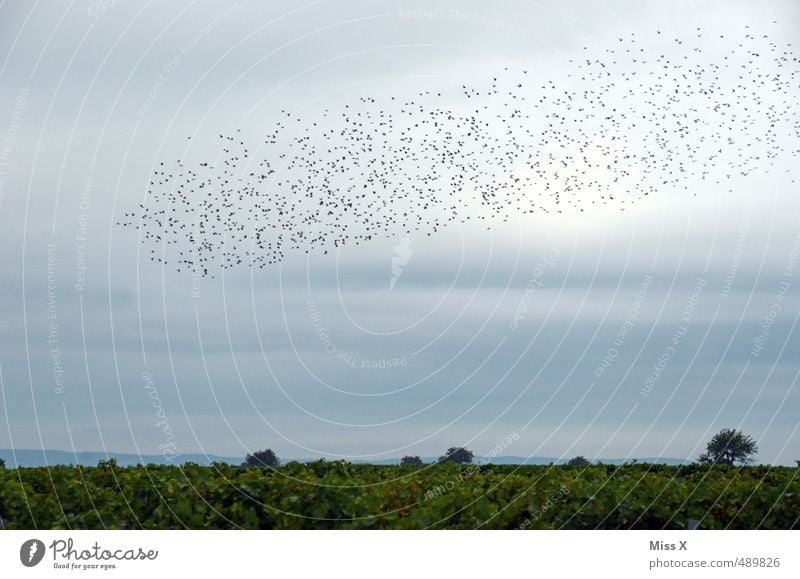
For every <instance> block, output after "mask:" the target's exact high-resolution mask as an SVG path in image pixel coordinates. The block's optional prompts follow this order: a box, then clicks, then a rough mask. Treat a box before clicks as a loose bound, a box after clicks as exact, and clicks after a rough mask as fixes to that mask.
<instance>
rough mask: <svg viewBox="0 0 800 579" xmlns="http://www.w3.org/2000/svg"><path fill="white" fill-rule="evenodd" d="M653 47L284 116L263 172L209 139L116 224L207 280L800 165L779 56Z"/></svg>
mask: <svg viewBox="0 0 800 579" xmlns="http://www.w3.org/2000/svg"><path fill="white" fill-rule="evenodd" d="M653 39H656V40H657V42H648V43H647V47H644V46H642V45H640V43H639V42H638V40H637V38H636V36H635V35H633V34H631V35H630V36H627V37H620V38H619V39H618V42H616V43H614V46H613V47H609V48H607V49H605V50H602V51H600V52H597V51H590V50H589V48H584V49H583V54H581V55H580V56H579V57H575V58H574V59H572V60H570V61H569V63H568V64H569V66H568V67H567V68H566V70H565V73H564V74H563V75H562V77H561V78H560V79H558V80H557V81H556V80H553V79H552V78H551V79H549V80H543V79H539V78H537V76H536V75H535V74H533V73H532V72H531V73H529V71H528V70H527V69H525V68H520V69H518V70H516V69H512V68H503V69H502V70H498V72H497V74H496V75H494V76H491V77H490V78H487V79H486V81H485V82H484V83H483V84H482V85H480V86H469V85H467V84H462V85H461V86H460V87H459V88H456V89H454V90H451V91H450V92H449V93H448V92H447V91H446V90H438V91H437V90H429V91H422V92H419V93H417V94H415V96H413V97H411V98H399V97H396V96H388V97H386V98H384V99H383V100H379V99H376V98H373V97H362V98H360V99H358V101H357V102H351V103H348V104H344V105H343V106H342V107H341V108H340V109H339V110H336V111H333V110H330V109H326V110H324V111H321V113H319V114H317V115H316V116H311V120H307V118H302V117H300V116H298V115H297V114H293V113H291V112H286V111H282V112H281V114H280V118H279V119H278V120H277V122H275V124H274V126H273V127H272V129H271V130H270V132H269V133H268V134H267V135H266V136H265V138H264V141H263V143H259V146H258V156H256V155H255V154H254V153H252V152H251V149H250V147H249V146H248V145H247V144H246V143H245V138H244V137H243V136H242V134H241V132H240V131H237V132H236V133H234V134H233V135H224V134H220V135H219V140H220V142H221V147H220V149H221V152H220V154H219V155H218V156H217V158H216V160H214V161H205V162H199V163H197V164H195V165H192V166H191V167H190V166H186V165H185V164H184V163H183V162H181V161H176V162H175V163H174V165H172V164H171V165H165V164H164V163H163V162H162V163H161V164H160V165H159V167H158V169H156V171H155V172H154V175H153V177H152V180H151V181H150V185H151V188H150V189H149V191H148V192H147V196H146V200H145V203H143V204H141V205H140V206H139V208H138V210H137V211H133V212H129V213H126V214H125V216H124V218H123V219H122V220H120V221H119V224H120V225H123V226H129V227H135V228H138V229H140V236H141V240H142V242H143V243H146V244H150V252H151V253H150V258H151V259H152V260H155V261H163V262H166V263H172V264H173V265H175V266H176V267H177V268H178V269H188V270H191V271H192V272H194V273H196V274H199V275H203V276H206V275H213V274H214V272H215V271H217V270H218V269H219V268H222V269H227V268H231V267H235V266H237V265H246V266H250V267H260V268H263V267H267V266H269V265H272V264H276V263H279V262H281V261H282V260H284V259H285V258H286V256H287V252H289V251H299V252H302V251H304V252H307V253H308V252H312V253H322V254H324V253H328V252H330V251H335V250H336V249H337V248H340V247H342V246H344V245H354V244H360V243H364V242H366V241H369V240H371V239H377V238H381V237H382V238H392V237H397V236H405V235H410V234H415V235H419V234H427V235H432V234H434V233H435V232H437V231H439V230H440V229H442V228H443V227H445V226H447V225H448V224H451V223H453V222H459V223H464V222H467V221H469V220H483V221H485V222H486V224H487V226H491V225H492V224H493V223H497V222H498V221H500V222H502V221H505V220H508V219H509V218H510V217H513V216H515V215H519V214H523V213H531V212H545V213H551V212H562V211H564V210H571V211H577V212H583V211H585V210H587V209H590V208H591V206H593V205H614V206H617V207H618V208H619V209H621V210H624V209H625V208H626V207H629V206H631V205H632V204H634V203H637V202H638V201H640V200H642V199H643V198H644V197H647V196H648V195H653V194H656V193H663V192H665V191H669V190H675V189H679V190H690V188H691V190H696V189H697V188H698V187H699V186H700V185H701V184H702V182H706V183H709V184H712V185H714V186H721V183H723V182H725V181H729V180H731V179H733V178H735V177H738V176H740V175H742V176H747V175H750V174H752V173H754V172H756V171H766V172H769V171H770V170H771V169H772V168H773V167H774V165H775V163H776V160H777V159H778V158H779V157H781V156H783V157H786V156H787V155H788V156H792V157H796V156H797V155H798V154H799V153H800V149H798V148H797V143H798V141H800V122H799V121H798V112H797V111H798V110H800V102H798V95H799V94H800V89H799V87H800V84H798V81H800V68H799V67H798V58H797V57H796V56H795V55H794V53H793V49H792V46H791V44H785V45H783V46H779V45H778V44H776V43H775V42H773V41H772V40H770V38H769V37H768V36H767V35H756V34H754V33H752V32H751V31H750V29H749V27H745V29H744V31H743V33H742V35H741V37H739V38H729V37H728V36H727V35H719V37H718V38H717V37H716V35H715V37H714V39H713V40H714V42H713V43H712V44H711V45H709V44H708V43H707V42H706V41H705V39H704V35H703V31H701V30H700V29H697V31H696V33H695V34H694V35H693V40H695V42H694V43H693V44H700V46H694V47H692V46H690V44H689V41H685V40H682V39H680V38H674V39H669V40H668V39H667V38H666V35H664V36H662V35H661V32H660V31H659V32H657V35H654V37H653ZM651 40H652V39H651ZM659 40H660V43H659V42H658V41H659ZM654 45H655V46H657V48H653V46H654ZM709 46H710V50H707V49H708V48H709ZM706 52H709V53H712V54H710V55H707V54H706Z"/></svg>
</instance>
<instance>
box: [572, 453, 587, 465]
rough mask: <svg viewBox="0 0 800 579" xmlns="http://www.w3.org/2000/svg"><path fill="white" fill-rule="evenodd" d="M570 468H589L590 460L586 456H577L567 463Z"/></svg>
mask: <svg viewBox="0 0 800 579" xmlns="http://www.w3.org/2000/svg"><path fill="white" fill-rule="evenodd" d="M567 464H568V465H569V466H588V465H589V464H590V463H589V460H588V459H587V458H586V457H584V456H582V455H581V456H575V457H573V458H571V459H569V460H568V461H567Z"/></svg>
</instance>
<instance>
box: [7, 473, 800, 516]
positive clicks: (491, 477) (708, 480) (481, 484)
mask: <svg viewBox="0 0 800 579" xmlns="http://www.w3.org/2000/svg"><path fill="white" fill-rule="evenodd" d="M432 491H433V492H432ZM0 513H2V516H3V518H4V519H7V520H8V524H7V528H9V529H34V528H38V529H103V528H120V527H127V528H130V529H140V528H141V529H173V528H174V529H184V528H189V529H239V528H244V529H424V528H433V529H475V528H484V529H519V528H525V529H528V528H530V529H595V528H600V529H685V528H686V525H687V521H688V520H689V519H697V520H700V521H701V528H703V529H724V528H730V529H756V528H759V529H800V517H798V513H800V476H798V471H797V469H796V468H795V467H769V466H747V467H730V466H723V465H715V466H706V465H701V464H692V465H686V466H680V467H677V466H668V465H660V464H658V465H656V464H635V465H625V466H620V465H590V466H587V467H585V468H582V469H576V468H572V467H569V466H555V465H549V466H548V465H542V466H531V465H527V466H518V465H493V464H482V465H480V466H479V467H478V466H476V465H465V466H462V465H458V464H455V463H453V462H447V463H444V464H434V465H429V466H428V468H425V469H419V470H415V471H411V470H408V469H404V468H402V467H398V466H378V465H366V464H351V463H346V462H342V461H316V462H313V463H306V464H300V463H297V462H290V463H288V464H286V465H283V466H280V467H278V468H276V469H265V468H249V467H245V466H234V465H229V464H225V463H215V464H212V465H211V466H200V465H194V464H184V465H182V466H174V465H170V466H163V465H146V466H142V465H140V466H135V467H120V466H118V465H115V464H114V463H113V461H108V462H104V463H102V464H101V465H98V466H97V467H67V466H56V467H50V468H44V467H42V468H19V469H4V470H0Z"/></svg>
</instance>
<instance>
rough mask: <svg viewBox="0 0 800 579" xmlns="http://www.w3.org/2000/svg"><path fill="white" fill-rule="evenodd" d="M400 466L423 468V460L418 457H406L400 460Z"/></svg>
mask: <svg viewBox="0 0 800 579" xmlns="http://www.w3.org/2000/svg"><path fill="white" fill-rule="evenodd" d="M400 464H402V465H404V466H421V465H422V459H421V458H420V457H418V456H404V457H403V458H402V459H401V460H400Z"/></svg>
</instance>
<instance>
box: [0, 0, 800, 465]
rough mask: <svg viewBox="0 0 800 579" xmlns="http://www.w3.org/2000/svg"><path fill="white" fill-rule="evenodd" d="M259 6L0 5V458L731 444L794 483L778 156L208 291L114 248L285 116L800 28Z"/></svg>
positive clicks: (779, 37)
mask: <svg viewBox="0 0 800 579" xmlns="http://www.w3.org/2000/svg"><path fill="white" fill-rule="evenodd" d="M40 4H41V5H40ZM264 4H268V6H267V5H261V3H255V2H251V3H248V2H245V1H244V0H240V1H238V2H232V3H224V2H223V3H219V2H192V3H186V4H184V5H178V3H155V2H150V3H145V2H130V1H118V2H114V1H113V0H112V1H106V2H99V1H96V2H88V1H82V0H81V1H75V2H61V3H56V4H53V3H47V4H46V5H45V4H44V3H14V2H6V3H4V4H2V6H0V30H2V33H0V139H2V140H1V141H0V232H2V233H1V235H2V241H3V243H2V244H0V264H2V272H3V273H2V277H0V376H1V377H2V382H1V383H0V385H1V386H2V398H1V399H0V404H1V405H2V410H3V412H2V413H0V423H2V424H0V448H10V447H16V448H42V447H46V448H58V449H65V450H71V449H76V450H103V449H106V450H108V451H111V452H141V453H150V454H156V453H159V452H161V451H162V450H164V449H168V450H173V449H174V450H175V451H176V452H198V451H201V452H202V451H204V452H208V453H212V454H223V455H232V456H239V455H244V454H245V453H247V452H249V451H252V450H257V449H261V448H265V447H271V448H273V449H275V450H276V452H277V453H278V454H279V455H280V456H281V457H313V456H326V457H344V458H360V459H369V458H373V459H381V458H388V457H397V456H402V455H404V454H420V455H435V454H438V453H441V452H442V451H443V450H444V449H446V448H447V447H449V446H454V445H464V446H467V447H469V448H471V449H473V450H475V451H476V452H477V453H479V454H485V453H489V452H490V451H491V450H492V449H493V448H494V447H495V445H496V444H497V443H498V442H499V441H502V440H503V439H505V438H506V437H507V436H509V435H511V434H512V433H517V434H518V435H519V440H517V441H515V442H514V443H513V444H512V445H511V447H509V448H508V449H506V450H505V451H504V454H510V455H518V456H530V455H538V456H542V455H544V456H556V457H562V456H563V457H570V456H574V455H577V454H583V455H586V456H587V457H601V458H602V457H653V456H664V457H694V456H697V454H699V452H701V451H702V448H703V446H704V443H705V441H707V440H708V438H709V437H710V436H711V435H712V434H713V433H714V432H716V431H717V430H719V429H720V428H723V427H734V428H741V429H742V430H744V431H745V432H746V433H749V434H751V435H752V436H754V438H756V439H757V440H758V441H759V445H760V452H759V460H761V461H764V462H769V463H780V464H793V462H794V459H795V458H800V433H799V432H798V423H800V384H798V372H800V356H798V352H799V351H800V338H798V332H797V331H796V323H797V320H798V313H799V312H800V309H799V308H798V306H800V300H798V291H800V287H798V283H799V282H798V280H797V275H800V273H796V275H795V277H794V279H793V276H792V274H793V273H795V272H798V271H800V265H798V264H796V261H797V256H798V248H800V200H798V195H797V185H796V183H794V182H793V179H794V178H795V175H793V173H792V172H791V171H789V172H787V171H786V170H785V168H788V167H789V166H790V165H791V158H789V159H779V160H778V161H777V164H776V166H775V168H774V170H771V171H769V172H764V171H762V172H759V173H754V174H750V175H748V176H740V177H737V178H734V179H733V180H732V181H731V182H730V183H726V184H725V185H724V186H714V185H713V184H711V183H702V184H701V183H694V184H692V186H691V187H690V188H689V191H664V194H663V195H654V196H650V197H648V198H646V199H645V200H643V201H642V202H641V203H638V204H637V205H636V206H635V207H632V208H629V209H627V210H626V211H625V212H620V211H618V210H616V209H596V210H592V211H587V212H586V213H581V214H579V215H578V214H575V213H568V212H565V213H563V214H552V213H551V214H534V215H529V216H519V217H517V218H515V219H512V220H509V221H508V222H497V223H494V224H493V227H491V228H490V229H487V227H486V226H485V225H475V224H461V225H453V226H452V227H449V228H447V229H445V230H443V231H440V232H438V233H436V234H435V235H432V236H427V235H423V236H413V235H412V236H411V238H410V239H409V240H406V241H405V242H404V241H403V240H401V239H397V238H387V239H379V240H375V241H373V242H372V243H369V244H366V245H362V246H359V247H349V248H346V249H342V250H340V251H338V252H336V253H335V254H328V255H319V254H312V255H308V256H307V255H305V254H304V253H302V252H299V253H291V252H290V253H289V254H288V255H287V258H286V259H285V260H284V261H283V262H282V263H281V264H280V265H276V266H274V267H272V268H266V269H259V270H251V269H250V268H247V267H243V268H234V269H231V270H226V271H224V272H222V271H220V272H219V275H217V276H215V277H214V278H210V277H208V278H197V277H194V276H192V274H191V273H187V272H177V271H175V270H174V269H172V268H170V267H169V266H167V267H163V266H162V265H160V264H158V263H154V262H152V261H150V260H149V259H148V258H147V254H146V252H145V250H144V248H145V246H143V245H142V244H141V243H140V239H139V236H138V232H137V231H136V230H135V229H128V228H121V227H118V226H116V225H115V223H116V222H117V220H119V219H120V218H121V216H122V214H123V213H125V212H128V211H134V210H135V209H136V208H137V206H138V205H139V204H140V203H145V202H146V198H145V193H146V191H147V188H148V182H149V180H150V178H151V174H152V171H153V169H154V168H155V167H157V166H159V163H160V162H163V161H164V160H174V159H176V158H185V157H203V156H212V155H217V154H218V153H219V151H218V147H217V144H216V141H215V140H214V138H215V137H216V136H217V134H219V133H226V134H228V133H230V132H232V131H235V130H237V129H240V130H241V131H242V134H244V135H246V138H248V139H249V138H252V139H258V137H259V135H263V134H264V133H265V132H267V131H268V130H269V127H271V126H272V124H274V122H275V118H276V115H278V114H279V111H281V110H283V109H286V110H290V111H295V112H297V113H298V114H309V115H313V114H315V111H319V110H320V108H322V107H331V108H335V107H340V106H343V105H344V104H347V103H353V102H359V99H360V98H361V97H364V96H371V97H377V98H386V97H387V96H390V95H403V94H408V93H409V91H422V90H443V91H447V90H448V89H449V88H451V87H453V86H456V87H457V86H460V85H462V84H471V83H477V84H480V83H482V82H484V81H485V79H486V78H487V77H490V76H491V75H492V74H493V73H494V71H497V70H500V69H503V68H504V67H507V66H517V67H526V68H527V69H529V70H530V71H531V73H532V74H535V75H538V76H540V77H541V78H548V77H549V76H551V75H558V74H560V73H561V72H563V71H564V70H565V69H567V68H568V67H569V60H570V59H572V58H573V57H575V56H576V55H581V54H583V52H582V51H583V50H584V47H587V48H588V50H589V51H590V53H595V52H597V53H599V52H601V51H602V50H603V49H604V47H606V46H609V45H611V44H613V43H614V42H616V41H617V37H620V36H627V35H630V34H631V33H633V34H635V35H637V37H639V38H640V39H641V41H642V42H643V43H644V44H645V45H646V44H647V42H648V41H649V39H651V38H652V37H653V35H654V34H656V33H655V31H656V30H661V31H663V32H664V34H669V35H677V36H680V35H684V34H690V33H691V32H692V31H694V30H695V29H696V27H702V28H703V30H704V31H708V34H709V36H710V37H713V36H714V33H715V32H718V31H723V30H725V31H731V30H743V29H744V26H751V30H753V31H754V33H755V34H761V33H762V30H761V27H764V31H763V32H764V33H767V32H768V33H769V35H770V37H771V38H772V39H773V40H774V41H776V42H779V43H781V44H786V43H791V42H793V41H796V40H798V39H800V35H799V34H798V32H799V31H798V22H800V14H798V12H800V6H798V5H797V3H795V2H792V1H790V0H787V1H785V2H780V1H772V0H770V1H764V2H758V3H753V2H730V1H725V2H679V3H678V4H680V8H679V9H678V8H675V4H676V3H675V2H660V1H651V2H602V3H601V2H577V3H572V4H571V3H563V2H542V3H539V2H523V1H517V0H514V1H510V2H504V3H502V5H501V6H495V5H492V6H489V5H487V4H486V3H484V2H459V3H458V4H457V6H458V7H457V8H455V7H454V6H455V4H454V3H449V4H448V3H441V2H433V3H431V2H425V3H423V2H418V3H416V4H407V3H404V2H382V1H378V2H375V1H363V2H352V1H341V2H333V1H315V2H308V3H296V2H288V1H282V2H269V3H264ZM773 22H776V24H773ZM767 26H768V30H767ZM734 36H735V35H734ZM731 42H734V40H731ZM709 48H710V49H713V48H716V49H718V50H723V49H724V44H722V43H717V44H715V45H713V46H711V47H709ZM188 136H192V140H191V141H189V140H187V137H188ZM786 138H787V139H788V137H786ZM797 148H798V144H797V142H794V143H792V142H789V141H788V140H787V142H786V149H787V150H790V149H797ZM398 253H403V254H404V255H406V256H407V263H405V264H404V265H402V266H401V267H400V270H399V273H398V272H397V271H395V273H394V274H393V271H392V264H393V258H395V259H396V258H397V255H398Z"/></svg>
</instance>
